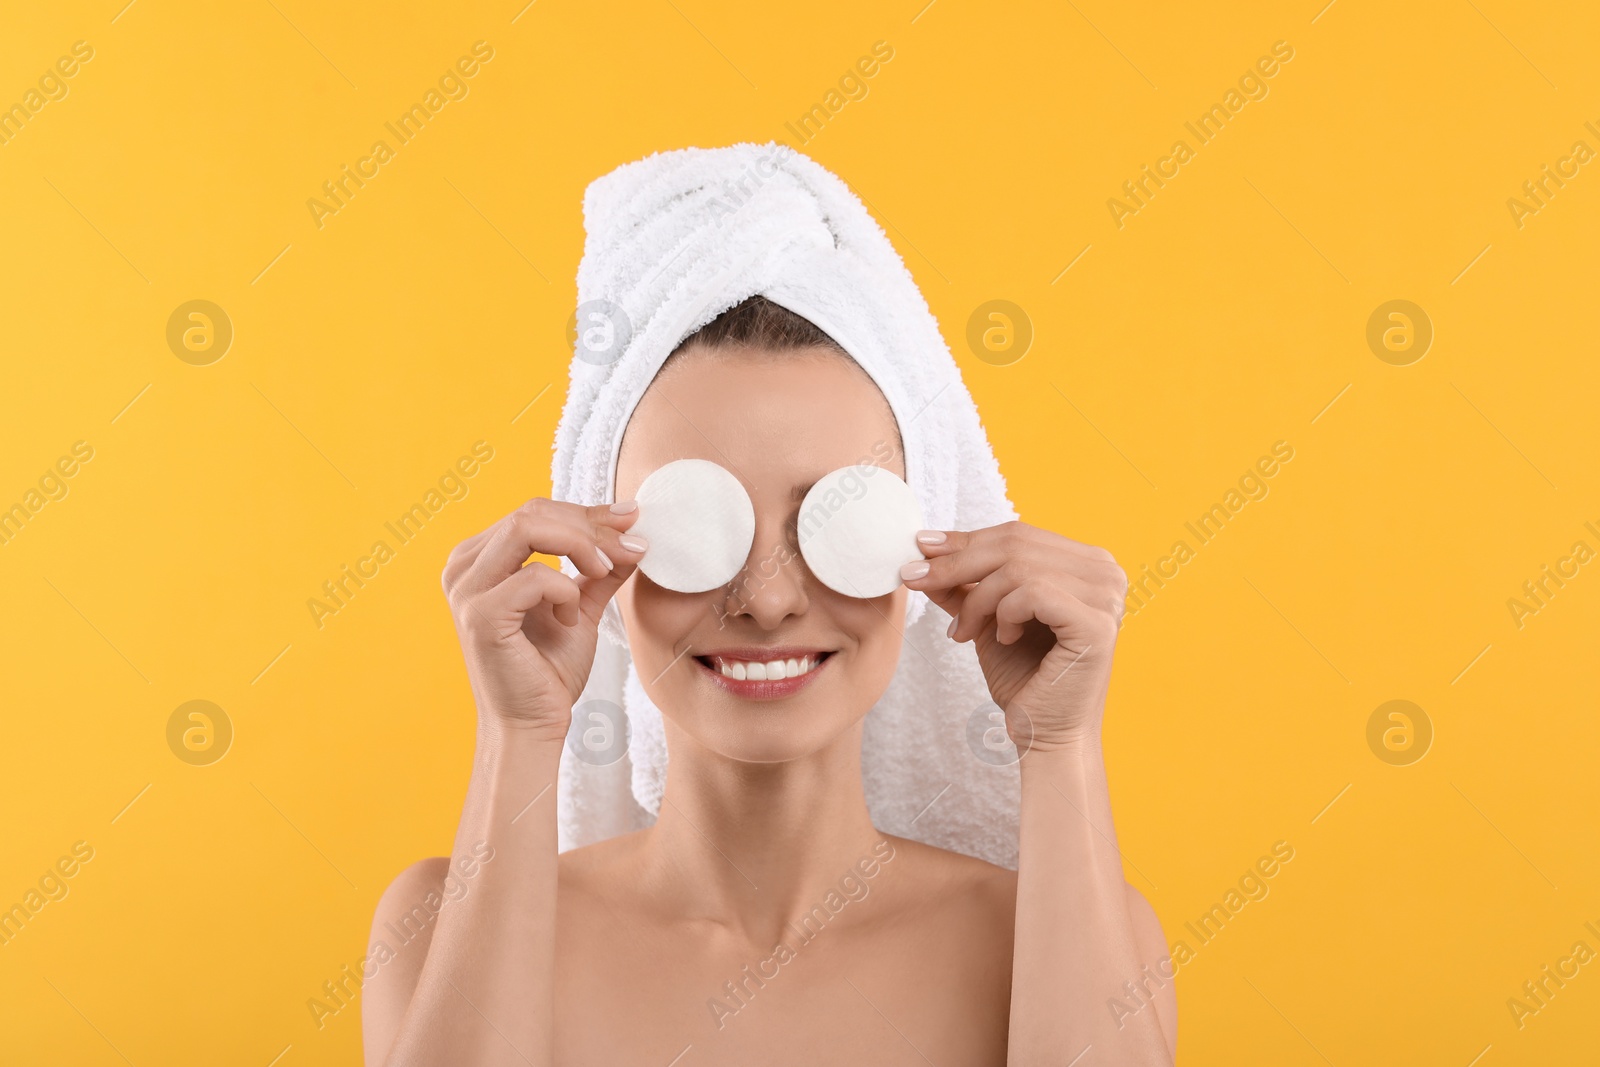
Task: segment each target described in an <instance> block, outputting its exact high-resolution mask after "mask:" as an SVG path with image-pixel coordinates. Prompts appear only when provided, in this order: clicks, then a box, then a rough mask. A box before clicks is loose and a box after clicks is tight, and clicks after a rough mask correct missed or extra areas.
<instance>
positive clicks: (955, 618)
mask: <svg viewBox="0 0 1600 1067" xmlns="http://www.w3.org/2000/svg"><path fill="white" fill-rule="evenodd" d="M960 621H961V616H959V615H952V616H951V617H950V629H948V630H946V631H945V632H944V635H945V636H946V637H954V636H955V635H956V624H957V623H959V622H960Z"/></svg>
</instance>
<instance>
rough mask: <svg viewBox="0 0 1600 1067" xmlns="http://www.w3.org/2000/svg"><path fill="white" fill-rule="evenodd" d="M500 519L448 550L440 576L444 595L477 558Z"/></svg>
mask: <svg viewBox="0 0 1600 1067" xmlns="http://www.w3.org/2000/svg"><path fill="white" fill-rule="evenodd" d="M500 521H501V520H497V521H496V522H495V523H494V524H493V525H491V526H489V527H487V528H486V529H483V530H480V531H478V532H477V533H475V534H473V535H472V536H471V537H469V538H467V539H466V540H465V541H462V542H461V543H460V544H458V545H456V547H455V548H453V549H451V550H450V557H449V558H448V559H446V560H445V561H444V573H443V574H442V575H441V576H440V581H441V582H443V584H444V591H445V593H446V595H448V594H449V593H450V591H451V590H452V589H454V588H455V587H456V583H457V582H459V581H460V580H461V576H462V575H463V574H465V573H467V569H468V568H469V567H471V566H472V564H473V561H474V560H476V559H477V558H478V553H479V552H481V551H483V545H484V542H485V541H487V540H488V539H489V536H490V535H491V534H493V533H494V532H495V530H497V529H499V528H500Z"/></svg>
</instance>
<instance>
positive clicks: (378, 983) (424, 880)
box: [361, 856, 450, 1063]
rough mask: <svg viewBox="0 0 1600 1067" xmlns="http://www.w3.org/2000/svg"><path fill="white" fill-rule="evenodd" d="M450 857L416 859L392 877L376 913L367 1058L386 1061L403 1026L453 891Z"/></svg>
mask: <svg viewBox="0 0 1600 1067" xmlns="http://www.w3.org/2000/svg"><path fill="white" fill-rule="evenodd" d="M448 882H450V857H448V856H429V857H428V858H427V859H423V860H418V861H417V862H416V863H413V864H412V865H411V866H409V867H407V868H406V869H405V870H403V871H401V872H400V873H399V874H397V875H395V877H394V880H393V881H392V882H390V883H389V888H388V889H385V890H384V891H383V896H381V897H379V898H378V906H377V907H376V908H374V909H373V913H372V936H371V938H370V939H369V940H368V942H367V955H366V956H365V957H363V959H362V971H363V974H362V977H363V978H364V979H365V981H364V983H363V984H362V986H361V1037H362V1044H363V1046H364V1048H365V1054H366V1062H368V1063H382V1062H383V1061H384V1058H385V1057H386V1056H387V1055H388V1052H389V1049H390V1047H391V1046H392V1045H393V1044H394V1039H395V1036H396V1035H397V1034H398V1033H399V1031H400V1022H401V1020H402V1019H403V1018H404V1017H405V1013H406V1007H407V1006H408V1005H409V1004H410V1003H411V994H412V993H413V992H415V990H416V988H417V981H418V979H419V978H420V976H421V974H422V965H423V963H424V962H425V961H426V959H427V956H428V945H429V943H430V942H431V941H432V940H433V928H434V925H435V919H436V918H437V917H438V914H439V909H441V908H442V907H444V902H445V900H446V899H448V897H447V894H448V892H449V891H450V888H449V886H448V885H447V883H448Z"/></svg>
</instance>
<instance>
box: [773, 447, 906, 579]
mask: <svg viewBox="0 0 1600 1067" xmlns="http://www.w3.org/2000/svg"><path fill="white" fill-rule="evenodd" d="M920 529H922V508H921V507H920V506H919V505H918V504H917V497H916V494H915V493H913V492H912V491H911V487H910V486H909V485H907V484H906V483H905V482H903V481H901V480H900V478H899V476H897V475H896V474H895V473H894V472H893V471H890V470H885V469H884V468H882V467H874V466H870V465H862V466H858V467H841V468H840V469H839V470H836V471H834V472H833V473H832V474H828V475H825V476H824V477H823V478H822V479H821V480H820V481H818V482H817V484H816V485H813V486H812V487H811V491H810V492H809V493H807V494H806V499H805V502H804V503H802V504H801V505H800V519H799V532H800V554H801V555H802V556H804V557H805V560H806V566H808V567H810V568H811V573H812V574H814V575H816V576H817V581H819V582H821V583H822V584H823V585H825V586H827V587H828V588H829V589H832V590H833V591H834V592H836V593H843V594H844V595H845V596H853V597H862V598H866V597H875V596H883V595H885V594H887V593H892V592H894V591H895V589H897V588H899V586H900V568H901V567H902V566H904V565H905V564H907V563H910V562H911V561H912V560H917V559H921V558H922V551H921V550H920V549H919V548H917V531H918V530H920Z"/></svg>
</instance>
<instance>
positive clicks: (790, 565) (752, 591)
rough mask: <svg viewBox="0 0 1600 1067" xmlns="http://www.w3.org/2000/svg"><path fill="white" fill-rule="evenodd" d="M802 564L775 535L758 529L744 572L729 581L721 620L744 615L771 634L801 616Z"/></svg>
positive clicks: (803, 604)
mask: <svg viewBox="0 0 1600 1067" xmlns="http://www.w3.org/2000/svg"><path fill="white" fill-rule="evenodd" d="M809 604H810V598H809V597H808V596H807V594H806V572H805V562H804V561H803V560H802V559H801V558H800V553H799V552H797V551H795V549H794V548H793V546H792V545H791V544H790V543H789V540H788V539H787V538H786V537H784V536H782V534H781V533H780V532H778V531H771V532H768V531H765V530H760V529H758V530H757V532H756V540H755V544H754V545H753V546H752V547H751V549H750V558H749V559H748V560H747V561H746V562H745V566H744V570H742V571H740V572H739V576H738V577H737V578H735V579H734V580H733V586H732V588H731V589H730V591H729V595H728V600H727V603H726V606H725V608H724V613H725V616H732V615H745V616H748V617H749V618H751V619H753V620H754V621H755V623H756V624H757V625H758V626H760V627H761V628H762V629H764V630H771V629H774V628H775V627H777V626H778V624H779V623H781V622H783V620H784V619H786V618H788V617H789V616H791V615H799V614H802V613H804V612H805V610H806V608H807V607H808V606H809Z"/></svg>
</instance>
